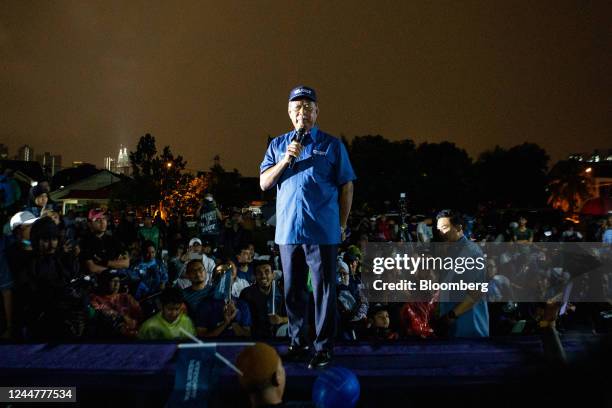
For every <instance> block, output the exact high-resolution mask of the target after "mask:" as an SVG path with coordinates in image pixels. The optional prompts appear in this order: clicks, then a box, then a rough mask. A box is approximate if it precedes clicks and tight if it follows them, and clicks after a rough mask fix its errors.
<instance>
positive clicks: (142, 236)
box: [138, 214, 162, 249]
mask: <svg viewBox="0 0 612 408" xmlns="http://www.w3.org/2000/svg"><path fill="white" fill-rule="evenodd" d="M138 239H139V240H140V242H141V243H142V244H143V245H144V243H145V242H146V241H151V242H153V245H154V246H155V248H156V249H157V248H160V245H161V244H162V241H161V233H160V231H159V228H158V227H157V225H154V224H153V217H152V216H151V215H150V214H146V215H145V217H144V221H143V226H142V227H140V228H139V229H138Z"/></svg>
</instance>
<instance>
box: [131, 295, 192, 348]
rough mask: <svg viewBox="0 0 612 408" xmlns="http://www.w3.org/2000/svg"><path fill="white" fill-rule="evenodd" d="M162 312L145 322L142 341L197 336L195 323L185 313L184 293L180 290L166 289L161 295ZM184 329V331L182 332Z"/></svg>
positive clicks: (139, 333)
mask: <svg viewBox="0 0 612 408" xmlns="http://www.w3.org/2000/svg"><path fill="white" fill-rule="evenodd" d="M160 301H161V305H162V310H161V312H158V313H157V314H155V315H154V316H153V317H151V318H150V319H148V320H147V321H145V322H144V323H143V324H142V326H141V327H140V331H139V332H138V338H139V339H141V340H179V339H185V338H187V337H188V336H187V335H186V334H185V333H184V332H183V330H184V331H186V332H187V333H189V334H191V335H194V336H195V328H194V326H193V322H192V321H191V319H190V318H189V316H187V315H186V314H185V312H184V309H185V307H184V305H183V301H184V298H183V292H182V291H181V289H179V288H166V289H164V291H163V292H162V294H161V295H160ZM181 329H182V330H181Z"/></svg>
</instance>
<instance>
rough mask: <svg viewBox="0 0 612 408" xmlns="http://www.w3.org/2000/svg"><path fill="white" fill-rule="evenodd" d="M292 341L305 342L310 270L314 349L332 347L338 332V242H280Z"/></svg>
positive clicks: (328, 348)
mask: <svg viewBox="0 0 612 408" xmlns="http://www.w3.org/2000/svg"><path fill="white" fill-rule="evenodd" d="M280 255H281V261H282V263H283V277H284V281H285V305H286V307H287V317H288V318H289V337H290V338H291V344H292V345H299V346H306V345H308V343H307V339H306V338H307V333H306V327H307V324H308V287H307V282H308V270H309V269H310V272H311V283H312V289H313V295H314V302H315V307H314V309H315V329H316V330H315V331H316V338H315V340H314V347H315V350H317V351H321V350H331V348H332V347H333V344H332V342H333V339H334V337H335V335H336V282H337V277H336V258H337V256H338V246H337V245H306V244H294V245H280Z"/></svg>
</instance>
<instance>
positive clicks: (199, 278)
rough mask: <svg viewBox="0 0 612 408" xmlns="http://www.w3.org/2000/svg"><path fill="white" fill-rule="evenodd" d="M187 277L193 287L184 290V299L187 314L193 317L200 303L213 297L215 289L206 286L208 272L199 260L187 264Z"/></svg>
mask: <svg viewBox="0 0 612 408" xmlns="http://www.w3.org/2000/svg"><path fill="white" fill-rule="evenodd" d="M185 277H186V278H187V279H189V280H190V281H191V286H189V287H188V288H185V289H183V297H184V298H185V304H187V312H188V313H189V316H192V317H193V316H195V313H196V311H197V310H198V305H199V304H200V302H201V301H202V300H203V299H206V298H209V297H211V296H212V295H213V291H214V288H213V287H212V286H207V285H206V280H207V279H206V270H205V269H204V265H203V264H202V261H201V260H199V259H192V260H191V261H189V262H188V263H187V267H186V272H185Z"/></svg>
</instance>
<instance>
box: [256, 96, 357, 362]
mask: <svg viewBox="0 0 612 408" xmlns="http://www.w3.org/2000/svg"><path fill="white" fill-rule="evenodd" d="M318 114H319V107H318V105H317V95H316V93H315V90H314V89H312V88H309V87H306V86H299V87H297V88H294V89H293V90H292V91H291V92H290V93H289V117H290V118H291V122H292V123H293V127H294V130H293V131H291V132H289V133H285V134H284V135H280V136H278V137H276V138H275V139H273V140H272V142H271V143H270V145H269V146H268V150H267V151H266V155H265V157H264V159H263V162H262V163H261V167H260V177H259V183H260V186H261V189H262V190H264V191H265V190H269V189H271V188H272V187H274V186H276V190H277V196H276V237H275V241H276V243H277V244H278V245H279V246H280V254H281V261H282V264H283V274H284V280H285V304H286V306H287V316H288V318H289V336H290V338H291V345H290V346H289V351H288V353H287V358H289V359H292V360H300V359H305V358H307V357H308V356H309V355H310V351H309V343H308V340H307V339H306V336H307V333H306V325H307V323H308V314H307V313H308V291H307V286H306V285H307V280H308V271H309V270H310V273H311V279H312V286H313V292H314V301H315V328H316V338H315V340H314V342H313V343H314V348H315V353H314V356H313V357H312V359H311V360H310V364H309V368H320V367H324V366H326V365H327V364H329V362H330V360H331V357H332V354H331V353H332V347H333V344H332V342H333V338H334V336H335V333H336V257H337V248H338V244H339V243H340V242H341V237H342V238H343V236H344V229H345V228H346V223H347V220H348V215H349V211H350V209H351V204H352V201H353V180H354V179H355V173H354V171H353V167H352V166H351V163H350V161H349V158H348V153H347V151H346V148H345V147H344V145H343V144H342V142H341V141H340V140H339V139H338V138H336V137H333V136H330V135H328V134H327V133H324V132H323V131H321V130H320V129H318V128H317V125H316V124H317V116H318Z"/></svg>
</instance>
